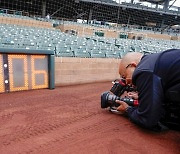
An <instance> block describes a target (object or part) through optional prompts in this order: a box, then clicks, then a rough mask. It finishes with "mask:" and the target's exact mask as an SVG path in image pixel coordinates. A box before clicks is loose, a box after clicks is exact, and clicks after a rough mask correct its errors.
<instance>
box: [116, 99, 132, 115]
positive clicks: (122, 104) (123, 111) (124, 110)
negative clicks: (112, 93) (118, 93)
mask: <svg viewBox="0 0 180 154" xmlns="http://www.w3.org/2000/svg"><path fill="white" fill-rule="evenodd" d="M116 103H118V104H120V106H119V107H118V108H117V110H118V111H121V112H122V113H125V112H126V109H127V108H128V107H129V105H128V104H127V103H125V102H123V101H120V100H116Z"/></svg>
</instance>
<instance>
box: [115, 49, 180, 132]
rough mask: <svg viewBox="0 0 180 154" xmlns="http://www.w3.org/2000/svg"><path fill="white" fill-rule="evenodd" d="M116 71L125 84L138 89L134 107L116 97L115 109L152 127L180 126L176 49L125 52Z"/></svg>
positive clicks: (179, 60) (179, 72)
mask: <svg viewBox="0 0 180 154" xmlns="http://www.w3.org/2000/svg"><path fill="white" fill-rule="evenodd" d="M119 74H120V75H121V77H122V78H124V79H125V81H126V84H133V85H135V86H136V88H137V91H138V102H139V106H138V107H132V106H129V105H128V104H127V103H125V102H123V101H119V100H116V103H119V104H120V106H119V107H118V109H117V110H119V111H121V112H123V113H126V114H127V115H128V117H129V118H130V120H131V121H132V122H134V123H136V124H138V125H140V126H142V127H145V128H148V129H153V130H158V131H159V130H164V129H167V128H173V129H177V130H179V129H180V127H179V126H180V116H179V112H180V50H179V49H171V50H167V51H164V52H161V53H154V54H150V55H144V56H143V55H142V54H141V53H137V52H131V53H128V54H126V55H125V56H124V57H123V58H122V60H121V62H120V65H119Z"/></svg>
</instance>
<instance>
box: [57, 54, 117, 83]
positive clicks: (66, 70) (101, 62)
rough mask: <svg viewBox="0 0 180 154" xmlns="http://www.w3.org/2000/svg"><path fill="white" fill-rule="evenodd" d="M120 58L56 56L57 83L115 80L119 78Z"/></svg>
mask: <svg viewBox="0 0 180 154" xmlns="http://www.w3.org/2000/svg"><path fill="white" fill-rule="evenodd" d="M119 62H120V59H111V58H104V59H103V58H73V57H72V58H71V57H56V58H55V85H56V86H63V85H73V84H82V83H92V82H104V81H113V80H114V79H117V78H119V74H118V69H119Z"/></svg>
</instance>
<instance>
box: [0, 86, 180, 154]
mask: <svg viewBox="0 0 180 154" xmlns="http://www.w3.org/2000/svg"><path fill="white" fill-rule="evenodd" d="M110 87H111V83H94V84H85V85H76V86H68V87H57V88H56V89H54V90H49V89H42V90H34V91H23V92H14V93H6V94H0V154H30V153H34V154H178V153H179V151H180V133H179V132H176V131H172V130H171V131H167V132H163V133H155V132H151V131H148V130H144V129H142V128H140V127H138V126H136V125H135V124H133V123H131V122H130V121H129V120H128V119H127V118H125V117H122V116H119V115H115V114H112V113H109V112H108V111H105V110H102V109H101V108H100V94H101V93H102V92H104V91H106V90H109V89H110Z"/></svg>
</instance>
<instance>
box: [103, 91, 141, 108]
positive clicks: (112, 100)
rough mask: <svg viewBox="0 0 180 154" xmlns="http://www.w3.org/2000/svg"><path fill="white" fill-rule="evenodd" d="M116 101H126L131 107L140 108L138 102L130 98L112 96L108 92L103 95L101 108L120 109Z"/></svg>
mask: <svg viewBox="0 0 180 154" xmlns="http://www.w3.org/2000/svg"><path fill="white" fill-rule="evenodd" d="M116 100H120V101H124V102H126V103H127V104H128V105H129V106H138V100H134V99H132V98H128V97H124V98H121V97H118V96H116V95H113V94H111V93H110V92H109V91H106V92H104V93H102V94H101V108H107V107H118V106H119V104H117V103H116Z"/></svg>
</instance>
